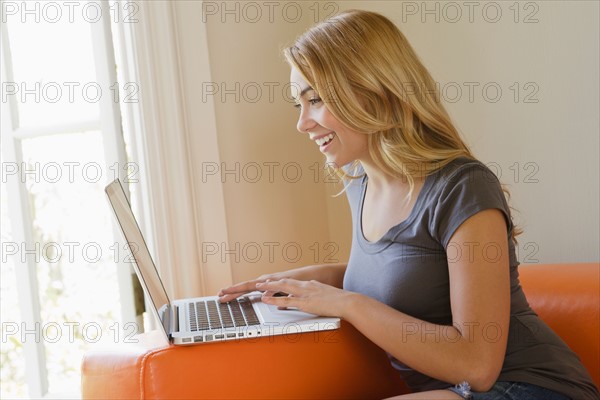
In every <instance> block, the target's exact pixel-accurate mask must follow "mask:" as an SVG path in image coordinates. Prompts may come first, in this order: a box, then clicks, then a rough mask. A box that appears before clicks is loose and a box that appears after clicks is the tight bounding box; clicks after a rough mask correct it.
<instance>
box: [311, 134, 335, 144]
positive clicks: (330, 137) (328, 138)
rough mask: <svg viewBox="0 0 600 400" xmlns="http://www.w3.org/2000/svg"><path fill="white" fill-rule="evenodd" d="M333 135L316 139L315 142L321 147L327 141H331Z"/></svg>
mask: <svg viewBox="0 0 600 400" xmlns="http://www.w3.org/2000/svg"><path fill="white" fill-rule="evenodd" d="M334 136H335V135H334V134H333V133H330V134H329V135H327V136H325V137H322V138H321V139H317V140H315V142H316V143H317V144H318V145H319V146H323V145H324V144H326V143H328V142H329V141H331V140H332V139H333V137H334Z"/></svg>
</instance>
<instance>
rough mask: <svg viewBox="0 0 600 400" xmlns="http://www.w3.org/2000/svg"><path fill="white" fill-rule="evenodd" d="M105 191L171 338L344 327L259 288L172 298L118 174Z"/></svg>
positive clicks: (183, 340)
mask: <svg viewBox="0 0 600 400" xmlns="http://www.w3.org/2000/svg"><path fill="white" fill-rule="evenodd" d="M105 192H106V194H107V196H108V200H109V201H110V204H111V205H112V209H113V211H114V213H115V216H116V218H117V221H118V222H119V226H120V227H121V231H122V232H123V236H124V237H125V240H126V242H127V243H129V244H130V248H131V249H135V250H134V251H132V253H133V259H134V261H135V262H134V263H133V267H134V269H135V272H136V274H137V277H138V279H139V281H140V284H141V285H142V287H143V288H144V292H145V293H146V296H148V298H150V302H149V303H150V305H151V306H152V307H151V309H152V312H153V314H154V316H155V317H156V318H157V319H158V321H160V324H159V325H160V328H159V330H161V331H162V332H163V333H164V335H165V338H166V340H168V341H169V342H171V343H173V344H176V345H192V344H199V343H210V342H216V341H223V340H239V339H250V338H256V337H260V336H273V335H282V334H295V333H301V332H318V331H325V330H333V329H337V328H339V327H340V319H339V318H330V317H319V316H317V315H314V314H309V313H305V312H302V311H299V310H294V309H288V310H279V309H278V308H277V307H276V306H273V305H270V304H266V303H263V302H261V301H260V298H261V293H260V292H253V293H249V294H247V295H244V296H241V297H240V298H238V299H236V300H233V301H230V302H229V303H220V302H219V301H218V297H217V296H207V297H198V298H188V299H180V300H173V301H171V300H170V299H169V296H168V295H167V292H166V290H165V287H164V285H163V283H162V280H161V279H160V276H159V274H158V271H157V270H156V266H155V265H154V262H153V261H152V257H151V256H150V251H149V250H148V247H147V246H146V242H145V240H144V237H143V235H142V232H141V230H140V228H139V225H138V223H137V221H136V219H135V216H134V215H133V211H132V210H131V205H130V204H129V200H128V199H127V196H126V195H125V192H124V190H123V186H122V185H121V182H120V181H119V179H117V180H115V181H113V182H112V183H111V184H109V185H108V186H106V188H105Z"/></svg>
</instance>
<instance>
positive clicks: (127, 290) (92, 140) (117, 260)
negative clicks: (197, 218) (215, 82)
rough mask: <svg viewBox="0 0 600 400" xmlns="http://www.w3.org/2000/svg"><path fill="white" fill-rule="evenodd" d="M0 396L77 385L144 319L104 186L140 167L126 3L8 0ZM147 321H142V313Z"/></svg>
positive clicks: (57, 391)
mask: <svg viewBox="0 0 600 400" xmlns="http://www.w3.org/2000/svg"><path fill="white" fill-rule="evenodd" d="M1 5H2V22H3V24H2V44H1V47H2V48H1V52H2V118H1V119H2V134H1V135H2V161H1V162H2V182H1V184H2V221H1V223H2V267H1V268H2V269H1V278H2V283H1V285H2V286H1V292H0V296H1V304H2V310H1V311H2V342H1V343H0V344H1V357H2V358H1V361H2V365H1V379H2V382H1V384H0V391H1V392H0V397H2V398H7V397H10V398H18V397H21V398H22V397H34V398H39V397H46V396H52V397H55V396H59V397H79V396H80V388H79V384H80V365H81V358H82V356H83V353H84V352H85V351H86V350H87V349H89V348H90V346H92V345H94V344H96V343H99V342H107V343H113V342H122V341H123V339H124V338H125V337H126V335H130V334H132V333H133V332H134V331H135V330H136V329H137V326H138V325H137V322H139V321H140V318H139V317H138V315H137V314H140V310H138V312H136V311H135V306H134V285H133V282H135V281H134V280H133V279H132V275H131V270H130V267H129V265H128V262H127V261H128V258H129V255H128V253H127V249H126V248H123V245H122V240H121V238H120V236H118V235H116V234H115V232H116V231H115V230H114V229H115V228H114V224H113V222H112V221H113V216H112V212H111V210H110V209H109V205H108V202H107V201H106V199H105V195H104V191H103V189H104V186H105V185H106V184H107V183H109V182H110V181H111V180H113V179H115V178H116V177H121V179H122V181H123V182H124V183H127V182H128V180H129V179H135V174H136V169H135V168H133V164H131V163H128V162H127V157H126V147H125V142H124V139H123V133H122V129H121V114H120V107H119V102H121V101H123V99H124V98H126V99H129V100H131V99H132V98H134V97H135V95H136V88H135V86H132V84H129V85H122V84H120V83H119V82H118V81H117V77H116V70H115V59H114V51H113V43H112V36H111V18H110V17H111V16H115V15H117V14H116V13H115V12H114V11H115V10H119V9H120V7H121V3H119V2H111V3H110V4H109V3H108V2H106V1H91V2H77V1H75V2H73V1H71V2H60V1H59V2H45V1H28V2H22V1H14V2H12V1H2V2H1ZM140 327H141V324H140Z"/></svg>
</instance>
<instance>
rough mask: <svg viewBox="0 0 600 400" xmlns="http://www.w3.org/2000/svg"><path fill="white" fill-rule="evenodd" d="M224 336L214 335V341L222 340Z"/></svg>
mask: <svg viewBox="0 0 600 400" xmlns="http://www.w3.org/2000/svg"><path fill="white" fill-rule="evenodd" d="M224 337H225V335H215V339H223V338H224Z"/></svg>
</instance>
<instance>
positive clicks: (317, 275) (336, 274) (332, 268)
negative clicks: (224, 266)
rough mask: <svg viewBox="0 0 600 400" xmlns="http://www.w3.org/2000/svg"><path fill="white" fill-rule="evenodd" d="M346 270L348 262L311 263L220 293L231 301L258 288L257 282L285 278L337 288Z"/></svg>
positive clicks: (243, 283) (265, 276)
mask: <svg viewBox="0 0 600 400" xmlns="http://www.w3.org/2000/svg"><path fill="white" fill-rule="evenodd" d="M345 272H346V264H319V265H309V266H306V267H301V268H296V269H291V270H289V271H284V272H277V273H274V274H267V275H262V276H260V277H258V278H257V279H254V280H251V281H247V282H242V283H238V284H236V285H233V286H230V287H228V288H225V289H221V290H220V291H219V293H218V295H219V296H221V299H220V301H222V302H227V301H231V300H233V299H235V298H237V297H239V296H241V295H243V294H246V293H249V292H253V291H255V290H256V284H257V283H260V282H266V281H267V280H269V281H277V280H280V279H284V278H289V279H295V280H299V281H310V280H315V281H318V282H321V283H324V284H326V285H330V286H333V287H336V288H340V289H341V288H342V285H343V283H344V273H345Z"/></svg>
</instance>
